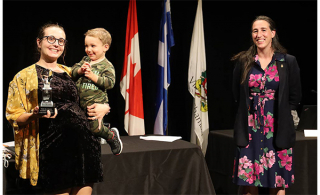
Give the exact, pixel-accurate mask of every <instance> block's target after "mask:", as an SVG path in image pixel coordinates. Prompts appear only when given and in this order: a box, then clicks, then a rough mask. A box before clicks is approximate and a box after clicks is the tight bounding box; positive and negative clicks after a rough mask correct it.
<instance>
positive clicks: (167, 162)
mask: <svg viewBox="0 0 320 195" xmlns="http://www.w3.org/2000/svg"><path fill="white" fill-rule="evenodd" d="M121 139H122V142H123V147H124V148H123V151H122V153H121V154H120V155H119V156H115V155H113V154H112V152H111V150H110V146H109V145H108V144H104V145H101V146H102V147H101V153H102V156H101V160H102V163H103V171H104V173H103V175H104V181H103V182H101V183H96V184H94V187H93V193H92V194H93V195H98V194H103V195H107V194H122V195H125V194H170V195H171V194H199V195H202V194H203V195H207V194H208V195H209V194H210V195H214V194H215V190H214V187H213V185H212V181H211V177H210V174H209V171H208V167H207V164H206V161H205V158H204V156H203V154H202V152H201V149H200V148H199V147H198V146H197V145H195V144H192V143H190V142H187V141H183V140H177V141H174V142H160V141H146V140H141V139H140V138H139V136H122V137H121ZM62 176H63V174H62ZM15 180H17V181H18V183H17V182H15ZM4 184H5V186H4V189H6V190H7V194H26V193H28V194H39V195H40V194H42V193H41V188H39V187H31V186H30V185H29V180H23V179H19V178H18V173H17V171H16V170H15V169H14V162H13V161H12V160H10V164H9V167H8V168H7V169H6V170H5V171H4Z"/></svg>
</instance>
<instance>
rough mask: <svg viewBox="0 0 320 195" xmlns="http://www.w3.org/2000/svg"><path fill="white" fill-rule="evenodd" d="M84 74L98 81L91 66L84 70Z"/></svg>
mask: <svg viewBox="0 0 320 195" xmlns="http://www.w3.org/2000/svg"><path fill="white" fill-rule="evenodd" d="M84 76H85V77H87V78H88V79H90V80H91V81H94V82H97V81H96V78H95V77H96V75H95V74H94V73H93V72H92V71H91V69H90V68H87V69H86V70H85V72H84Z"/></svg>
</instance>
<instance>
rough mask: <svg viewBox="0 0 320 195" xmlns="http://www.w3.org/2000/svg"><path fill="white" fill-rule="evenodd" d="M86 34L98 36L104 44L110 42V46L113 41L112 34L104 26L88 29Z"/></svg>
mask: <svg viewBox="0 0 320 195" xmlns="http://www.w3.org/2000/svg"><path fill="white" fill-rule="evenodd" d="M84 35H85V36H90V37H96V38H98V39H100V41H101V42H102V43H103V44H108V45H109V47H110V46H111V42H112V38H111V35H110V33H109V32H108V31H107V30H106V29H104V28H94V29H91V30H88V31H87V32H86V33H85V34H84Z"/></svg>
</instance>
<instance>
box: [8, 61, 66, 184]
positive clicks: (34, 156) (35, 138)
mask: <svg viewBox="0 0 320 195" xmlns="http://www.w3.org/2000/svg"><path fill="white" fill-rule="evenodd" d="M58 66H59V67H60V68H61V69H63V70H64V71H65V72H66V73H68V75H69V76H70V74H71V69H70V68H69V67H67V66H64V65H60V64H58ZM37 105H38V76H37V71H36V65H35V64H33V65H31V66H29V67H27V68H25V69H23V70H21V71H20V72H18V73H17V74H16V75H15V76H14V78H13V80H12V81H11V82H10V83H9V90H8V100H7V107H6V117H7V120H8V121H9V122H10V124H11V125H12V127H13V130H14V141H15V153H16V156H15V165H16V169H17V170H19V175H20V177H21V178H23V179H27V178H30V183H31V184H32V185H33V186H36V185H37V181H38V173H39V144H40V141H39V119H37V120H34V121H32V122H31V123H29V124H28V125H25V126H21V127H19V126H18V124H17V122H16V120H17V118H19V116H20V115H21V114H23V113H32V109H33V108H34V107H36V106H37Z"/></svg>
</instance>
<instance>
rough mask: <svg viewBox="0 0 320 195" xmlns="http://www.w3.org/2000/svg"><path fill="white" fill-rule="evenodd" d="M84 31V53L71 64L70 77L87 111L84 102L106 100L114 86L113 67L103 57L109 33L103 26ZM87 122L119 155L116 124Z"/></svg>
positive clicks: (106, 49)
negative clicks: (77, 61) (84, 54)
mask: <svg viewBox="0 0 320 195" xmlns="http://www.w3.org/2000/svg"><path fill="white" fill-rule="evenodd" d="M84 35H85V52H86V53H87V56H84V57H83V58H82V60H81V61H80V62H79V63H76V64H75V65H73V67H72V78H73V80H75V81H76V85H77V88H78V90H79V94H80V107H81V108H82V109H84V110H85V111H86V109H87V106H90V105H92V104H94V103H108V95H107V89H111V88H113V87H114V84H115V70H114V67H113V65H112V63H111V62H109V60H107V58H106V57H105V54H106V52H107V51H108V50H109V48H110V45H111V41H112V39H111V35H110V33H109V32H108V31H107V30H105V29H104V28H95V29H91V30H88V31H87V32H86V33H85V34H84ZM89 123H90V129H91V131H92V132H93V134H94V135H96V136H98V137H102V138H104V139H105V140H107V143H108V144H109V145H110V147H111V150H112V153H113V154H115V155H119V154H120V153H121V151H122V147H123V145H122V142H121V140H120V136H119V132H118V130H117V128H111V129H109V127H106V126H104V124H103V121H98V120H92V121H90V122H89Z"/></svg>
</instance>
